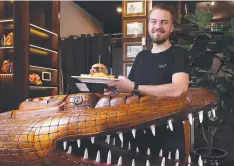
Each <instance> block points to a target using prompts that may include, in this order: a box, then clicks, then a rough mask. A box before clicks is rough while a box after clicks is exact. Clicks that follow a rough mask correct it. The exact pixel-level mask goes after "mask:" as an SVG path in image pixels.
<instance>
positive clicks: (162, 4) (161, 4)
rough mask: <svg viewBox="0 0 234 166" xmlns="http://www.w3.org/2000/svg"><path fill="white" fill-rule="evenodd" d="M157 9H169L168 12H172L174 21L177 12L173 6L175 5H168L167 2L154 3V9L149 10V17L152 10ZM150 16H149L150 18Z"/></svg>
mask: <svg viewBox="0 0 234 166" xmlns="http://www.w3.org/2000/svg"><path fill="white" fill-rule="evenodd" d="M156 9H161V10H166V11H168V12H169V13H170V14H171V19H172V23H173V22H174V13H175V11H174V8H173V7H171V6H170V5H167V4H165V3H157V4H156V5H154V6H153V7H152V9H151V10H150V12H149V17H150V15H151V13H152V11H154V10H156ZM149 17H148V18H149Z"/></svg>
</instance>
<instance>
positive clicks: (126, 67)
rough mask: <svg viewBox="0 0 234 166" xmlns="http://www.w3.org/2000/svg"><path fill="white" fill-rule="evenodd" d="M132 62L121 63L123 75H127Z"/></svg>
mask: <svg viewBox="0 0 234 166" xmlns="http://www.w3.org/2000/svg"><path fill="white" fill-rule="evenodd" d="M132 65H133V63H124V64H123V76H125V77H128V75H129V73H130V71H131V69H132Z"/></svg>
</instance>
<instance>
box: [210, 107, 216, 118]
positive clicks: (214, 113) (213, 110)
mask: <svg viewBox="0 0 234 166" xmlns="http://www.w3.org/2000/svg"><path fill="white" fill-rule="evenodd" d="M211 112H212V115H213V117H214V118H215V117H216V111H215V108H213V109H212V110H211Z"/></svg>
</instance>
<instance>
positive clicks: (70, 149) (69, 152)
mask: <svg viewBox="0 0 234 166" xmlns="http://www.w3.org/2000/svg"><path fill="white" fill-rule="evenodd" d="M71 153H72V146H69V148H68V151H67V154H71Z"/></svg>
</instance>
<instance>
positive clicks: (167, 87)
mask: <svg viewBox="0 0 234 166" xmlns="http://www.w3.org/2000/svg"><path fill="white" fill-rule="evenodd" d="M187 89H188V87H182V86H180V85H176V84H172V83H171V84H163V85H139V87H138V90H139V92H140V94H142V95H149V96H171V97H175V96H180V95H181V94H182V93H184V92H185V91H187Z"/></svg>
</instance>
